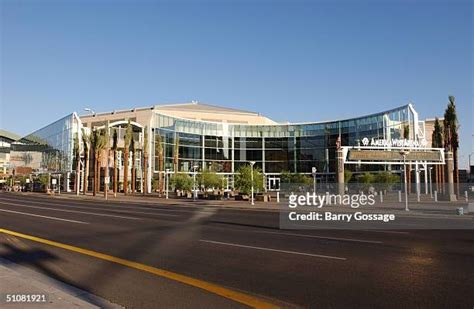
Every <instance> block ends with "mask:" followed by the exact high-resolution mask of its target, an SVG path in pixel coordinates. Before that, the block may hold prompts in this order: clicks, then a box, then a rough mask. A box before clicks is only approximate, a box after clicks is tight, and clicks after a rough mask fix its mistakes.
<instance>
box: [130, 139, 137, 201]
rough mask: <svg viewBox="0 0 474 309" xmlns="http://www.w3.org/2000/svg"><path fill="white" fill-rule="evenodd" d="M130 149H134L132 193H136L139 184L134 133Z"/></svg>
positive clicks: (132, 155)
mask: <svg viewBox="0 0 474 309" xmlns="http://www.w3.org/2000/svg"><path fill="white" fill-rule="evenodd" d="M130 149H132V154H131V159H132V194H135V186H136V184H137V179H136V178H137V169H136V161H137V147H136V143H135V138H134V137H133V135H132V140H131V143H130Z"/></svg>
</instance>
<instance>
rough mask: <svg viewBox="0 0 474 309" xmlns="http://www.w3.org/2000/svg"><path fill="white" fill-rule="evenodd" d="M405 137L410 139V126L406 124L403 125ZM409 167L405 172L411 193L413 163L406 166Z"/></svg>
mask: <svg viewBox="0 0 474 309" xmlns="http://www.w3.org/2000/svg"><path fill="white" fill-rule="evenodd" d="M403 138H404V139H410V126H408V125H406V126H404V127H403ZM405 168H406V169H407V170H406V171H405V173H406V174H407V182H408V194H410V193H411V164H410V163H408V165H406V166H405Z"/></svg>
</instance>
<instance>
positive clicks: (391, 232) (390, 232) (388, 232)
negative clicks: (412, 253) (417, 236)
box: [362, 230, 410, 234]
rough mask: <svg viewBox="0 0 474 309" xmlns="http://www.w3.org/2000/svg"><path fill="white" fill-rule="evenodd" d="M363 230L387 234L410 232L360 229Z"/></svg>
mask: <svg viewBox="0 0 474 309" xmlns="http://www.w3.org/2000/svg"><path fill="white" fill-rule="evenodd" d="M362 231H364V232H373V233H387V234H410V232H401V231H380V230H362Z"/></svg>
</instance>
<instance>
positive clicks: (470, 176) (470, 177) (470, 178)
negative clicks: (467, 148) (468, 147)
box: [469, 135, 474, 180]
mask: <svg viewBox="0 0 474 309" xmlns="http://www.w3.org/2000/svg"><path fill="white" fill-rule="evenodd" d="M473 136H474V135H473ZM473 154H474V152H471V153H470V154H469V180H472V175H471V156H472V155H473Z"/></svg>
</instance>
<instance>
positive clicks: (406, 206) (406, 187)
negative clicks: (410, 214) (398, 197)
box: [400, 150, 410, 211]
mask: <svg viewBox="0 0 474 309" xmlns="http://www.w3.org/2000/svg"><path fill="white" fill-rule="evenodd" d="M409 153H410V152H409V151H406V150H402V151H400V154H401V155H402V156H403V176H404V182H405V210H406V211H409V210H410V209H408V185H407V165H406V158H407V155H408V154H409Z"/></svg>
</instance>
